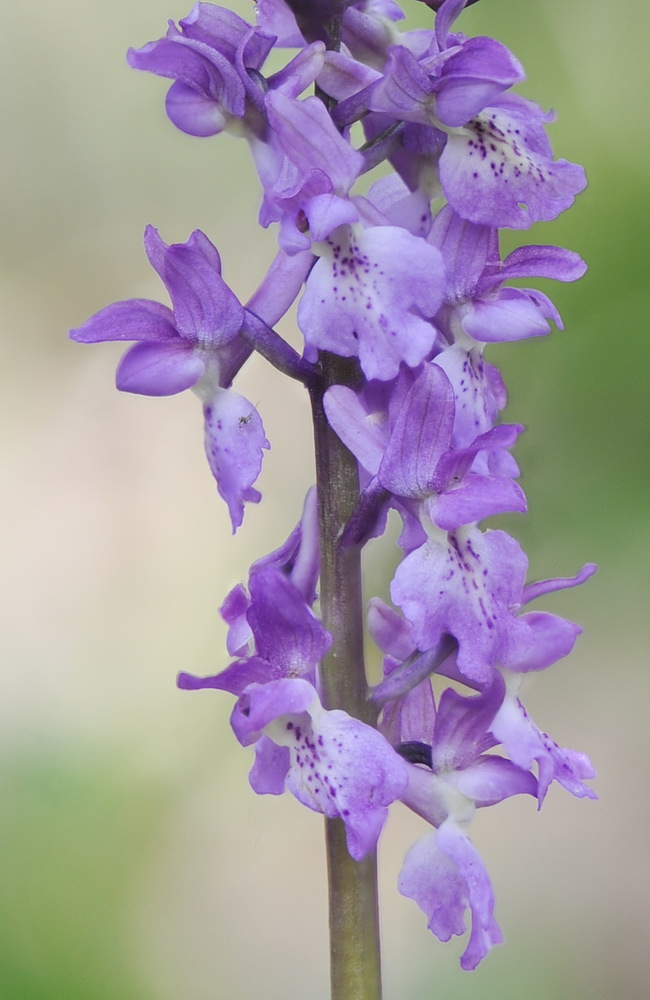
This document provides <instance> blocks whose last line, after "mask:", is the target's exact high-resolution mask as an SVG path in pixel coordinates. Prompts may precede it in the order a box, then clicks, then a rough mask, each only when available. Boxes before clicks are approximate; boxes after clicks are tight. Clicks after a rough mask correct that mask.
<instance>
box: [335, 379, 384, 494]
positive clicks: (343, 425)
mask: <svg viewBox="0 0 650 1000" xmlns="http://www.w3.org/2000/svg"><path fill="white" fill-rule="evenodd" d="M323 402H324V406H325V413H326V414H327V419H328V422H329V424H330V426H331V427H332V428H333V430H334V431H336V433H337V434H338V436H339V437H340V439H341V441H342V442H343V444H344V445H345V446H346V447H347V448H349V449H350V451H351V452H352V454H353V455H354V456H355V458H357V459H358V461H359V462H360V463H361V465H362V466H363V467H364V469H366V471H367V472H369V473H370V475H372V476H374V475H376V474H377V470H378V469H379V465H380V463H381V459H382V456H383V453H384V448H385V446H386V435H387V428H386V426H385V424H386V420H387V415H386V414H385V413H381V412H379V413H374V412H370V413H369V412H368V411H367V410H366V408H365V407H364V405H363V403H362V401H361V399H360V398H359V396H358V395H357V393H356V392H354V390H352V389H349V388H348V387H347V386H343V385H333V386H330V388H329V389H328V390H327V392H326V393H325V396H324V400H323Z"/></svg>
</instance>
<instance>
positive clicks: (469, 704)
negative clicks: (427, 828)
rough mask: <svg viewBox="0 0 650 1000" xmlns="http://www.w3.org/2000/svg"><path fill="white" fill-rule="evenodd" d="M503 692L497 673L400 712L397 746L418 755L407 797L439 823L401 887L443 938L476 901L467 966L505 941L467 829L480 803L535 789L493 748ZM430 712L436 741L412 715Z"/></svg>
mask: <svg viewBox="0 0 650 1000" xmlns="http://www.w3.org/2000/svg"><path fill="white" fill-rule="evenodd" d="M423 687H424V685H422V686H421V688H423ZM415 694H416V691H413V692H411V696H413V695H415ZM503 696H504V684H503V680H502V679H501V677H500V676H499V675H498V674H497V673H496V672H495V673H494V674H493V676H492V679H491V682H490V684H489V685H488V686H487V687H486V689H485V690H484V691H483V692H482V693H481V694H479V695H472V696H470V697H464V696H462V695H460V694H458V692H456V691H454V690H452V689H451V688H448V689H447V690H445V691H444V692H443V694H442V696H441V698H440V701H439V704H438V707H437V709H436V708H435V705H434V702H433V699H432V698H431V697H429V698H426V700H425V707H424V709H423V711H421V712H420V713H414V712H413V709H412V708H411V712H410V713H409V714H408V715H407V716H404V715H402V716H401V722H402V728H401V733H400V736H401V737H402V742H400V744H399V745H398V746H397V749H398V750H399V752H400V753H402V754H403V756H404V757H405V759H406V760H409V761H412V762H413V763H410V764H409V783H408V787H407V789H406V792H405V794H404V795H403V796H402V801H403V802H404V803H405V804H406V805H407V806H409V808H411V809H413V810H414V811H415V812H417V813H418V814H419V815H420V816H423V817H424V818H425V819H426V820H427V821H428V822H429V823H431V824H432V826H433V827H435V828H436V829H435V830H434V831H432V832H430V833H427V834H425V835H424V836H423V837H421V838H420V839H419V840H418V841H416V843H415V844H414V845H413V846H412V847H411V848H410V850H409V851H408V852H407V854H406V857H405V859H404V864H403V867H402V871H401V873H400V876H399V882H398V886H399V890H400V892H401V893H402V895H404V896H408V897H409V898H411V899H414V900H415V902H416V903H417V904H418V906H419V907H420V909H421V910H423V912H424V913H425V915H426V916H427V920H428V927H429V929H430V930H431V931H432V932H433V933H434V934H435V935H436V936H437V937H438V938H439V939H440V940H441V941H448V940H449V939H450V938H451V936H452V935H455V934H457V935H460V934H464V933H465V930H466V927H465V912H466V910H467V908H468V907H469V909H470V914H471V930H470V935H469V939H468V942H467V946H466V948H465V951H464V952H463V954H462V956H461V959H460V964H461V968H463V969H466V970H469V969H475V968H476V966H477V965H478V964H479V962H481V961H482V959H483V958H484V957H485V956H486V955H487V953H488V952H489V951H490V949H491V948H492V947H493V945H495V944H499V943H501V941H502V936H501V932H500V930H499V927H498V925H497V923H496V921H495V919H494V895H493V891H492V886H491V884H490V879H489V876H488V874H487V871H486V870H485V867H484V865H483V862H482V860H481V858H480V855H479V854H478V852H477V851H476V848H475V847H474V846H473V844H472V843H471V841H470V839H469V837H468V836H467V829H468V827H469V825H470V822H471V820H472V817H473V815H474V812H475V810H476V808H477V807H478V808H480V807H483V806H488V805H494V804H496V803H497V802H501V801H502V800H503V799H505V798H508V797H510V796H511V795H518V794H522V793H523V794H529V795H535V793H536V785H537V782H536V779H535V777H534V776H533V774H531V773H530V771H528V770H526V769H524V768H521V767H518V766H517V765H516V764H514V763H513V762H512V761H510V760H506V759H505V758H503V757H499V756H496V755H493V754H489V753H487V752H486V751H488V750H490V749H492V748H493V747H494V746H495V744H496V742H497V741H496V739H495V738H494V736H493V734H492V733H491V724H492V720H493V719H494V716H495V714H496V712H497V711H498V709H499V706H500V705H501V702H502V700H503ZM427 713H431V714H432V716H433V717H432V719H431V728H430V734H431V735H430V737H429V740H426V741H421V740H413V739H412V738H411V737H412V736H414V735H415V733H417V732H419V731H420V730H419V729H416V730H414V729H413V718H414V717H415V718H416V719H417V725H418V726H420V725H421V724H422V720H423V718H424V717H425V716H426V714H427ZM422 765H425V766H422Z"/></svg>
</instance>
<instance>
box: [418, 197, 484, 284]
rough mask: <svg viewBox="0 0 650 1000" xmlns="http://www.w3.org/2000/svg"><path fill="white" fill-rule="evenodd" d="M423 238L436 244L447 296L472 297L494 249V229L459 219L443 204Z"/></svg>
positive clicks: (458, 216)
mask: <svg viewBox="0 0 650 1000" xmlns="http://www.w3.org/2000/svg"><path fill="white" fill-rule="evenodd" d="M427 239H428V241H429V243H432V244H433V245H434V246H436V247H438V249H439V250H440V252H441V253H442V257H443V260H444V262H445V264H446V267H447V288H446V292H445V294H446V298H447V300H448V301H449V302H455V301H463V300H464V299H469V298H472V296H473V295H474V292H475V290H476V287H477V285H478V283H479V280H480V278H481V275H482V274H483V271H484V270H485V267H486V264H487V263H488V261H489V260H490V258H491V257H492V255H493V254H494V255H496V252H497V248H496V246H495V232H494V230H493V229H490V227H489V226H476V225H474V224H473V223H471V222H468V221H467V220H466V219H462V218H461V217H460V215H457V213H456V212H454V211H453V209H452V208H451V207H450V206H449V205H445V206H444V208H442V209H441V210H440V211H439V212H438V214H437V215H436V217H435V219H434V220H433V223H432V226H431V230H430V232H429V235H428V237H427Z"/></svg>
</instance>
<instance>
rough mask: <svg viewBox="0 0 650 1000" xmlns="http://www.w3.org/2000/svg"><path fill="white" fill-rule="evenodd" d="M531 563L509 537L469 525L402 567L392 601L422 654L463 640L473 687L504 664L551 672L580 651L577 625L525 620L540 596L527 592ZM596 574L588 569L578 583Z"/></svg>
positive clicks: (463, 669) (431, 541) (463, 666)
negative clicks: (524, 610)
mask: <svg viewBox="0 0 650 1000" xmlns="http://www.w3.org/2000/svg"><path fill="white" fill-rule="evenodd" d="M527 565H528V560H527V559H526V556H525V554H524V552H523V550H522V549H521V547H520V545H519V544H518V542H516V541H515V539H514V538H512V537H511V536H510V535H508V534H507V533H506V532H504V531H487V532H481V531H480V530H479V529H478V528H476V527H472V526H469V525H468V526H465V527H462V528H459V529H458V530H457V531H450V532H448V533H447V534H446V535H445V534H444V533H442V532H440V531H436V530H434V529H432V528H429V529H428V538H427V541H426V542H425V543H424V544H423V545H421V546H420V547H419V548H417V549H415V550H414V551H412V552H410V553H409V554H408V555H407V556H406V558H405V559H404V560H403V561H402V562H401V563H400V565H399V566H398V568H397V571H396V573H395V576H394V578H393V582H392V584H391V598H392V600H393V602H394V603H395V604H396V605H397V606H398V607H400V608H401V609H402V611H403V613H404V615H405V617H406V618H407V619H408V620H409V621H410V622H411V624H412V626H413V638H414V642H415V644H416V645H417V647H418V649H420V650H427V649H434V648H436V646H437V645H438V643H439V642H440V639H441V637H442V636H443V635H446V634H448V635H452V636H453V637H454V638H455V639H456V640H457V642H458V653H457V658H456V662H457V665H458V669H459V671H460V673H461V674H462V675H463V676H464V677H466V678H468V680H469V681H470V682H476V683H478V684H485V683H487V682H488V681H489V679H490V677H491V675H492V672H493V668H494V667H496V666H502V667H506V668H507V669H517V665H521V664H527V665H528V666H527V669H539V668H540V666H541V665H543V666H547V665H548V664H549V663H553V662H555V660H557V659H559V658H560V657H561V656H566V655H567V653H568V652H570V650H571V648H572V647H573V643H574V642H575V638H576V635H577V631H576V627H575V626H573V625H572V623H567V622H565V621H564V619H560V618H557V617H556V616H546V615H542V616H540V615H539V613H532V614H531V615H528V614H523V615H520V614H518V611H519V609H520V608H521V606H522V605H523V604H525V603H526V602H527V601H528V600H532V599H533V598H532V597H531V596H530V595H529V594H528V593H527V590H526V588H525V587H524V582H525V577H526V570H527ZM593 572H595V566H593V564H588V566H586V567H585V568H584V570H583V571H582V574H579V575H578V577H576V580H577V582H579V583H582V582H583V581H584V580H586V579H588V577H589V576H590V575H591V574H592V573H593Z"/></svg>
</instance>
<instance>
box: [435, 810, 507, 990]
mask: <svg viewBox="0 0 650 1000" xmlns="http://www.w3.org/2000/svg"><path fill="white" fill-rule="evenodd" d="M436 841H437V845H438V848H439V850H440V851H443V852H444V853H445V854H447V855H448V856H449V857H450V858H452V859H453V861H454V862H455V864H456V866H457V870H458V874H459V877H460V878H461V879H462V880H463V882H464V884H465V891H466V893H467V897H466V898H467V900H468V902H469V908H470V911H471V916H472V927H471V931H470V936H469V940H468V942H467V946H466V948H465V951H464V952H463V954H462V955H461V957H460V966H461V969H465V970H466V971H469V970H471V969H475V968H476V967H477V965H478V964H479V962H481V961H482V960H483V959H484V958H485V956H486V955H487V954H488V952H489V951H490V950H491V948H493V947H494V945H496V944H501V943H502V942H503V935H502V934H501V931H500V929H499V925H498V924H497V922H496V921H495V919H494V916H493V914H494V893H493V891H492V884H491V882H490V878H489V876H488V873H487V871H486V868H485V865H484V864H483V860H482V858H481V856H480V854H479V853H478V851H477V850H476V848H475V847H474V845H473V844H472V842H471V840H470V839H469V838H468V837H467V836H466V835H465V834H464V833H463V831H462V830H460V829H459V828H458V827H457V826H455V825H454V824H453V823H450V822H447V823H444V824H443V825H442V826H441V827H440V829H439V830H438V834H437V838H436Z"/></svg>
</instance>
